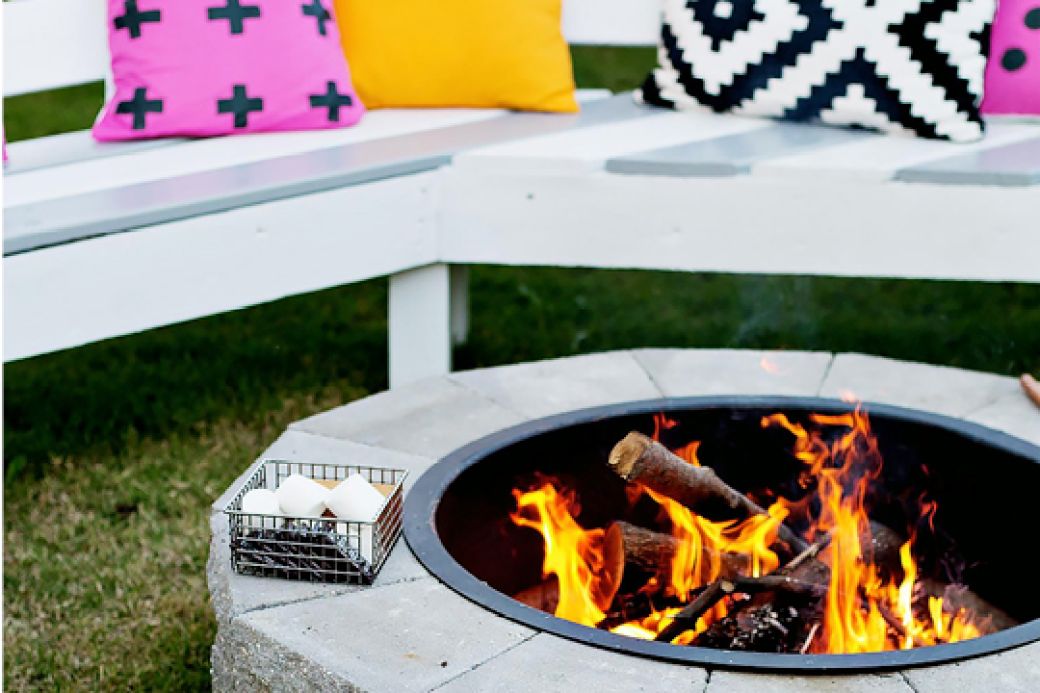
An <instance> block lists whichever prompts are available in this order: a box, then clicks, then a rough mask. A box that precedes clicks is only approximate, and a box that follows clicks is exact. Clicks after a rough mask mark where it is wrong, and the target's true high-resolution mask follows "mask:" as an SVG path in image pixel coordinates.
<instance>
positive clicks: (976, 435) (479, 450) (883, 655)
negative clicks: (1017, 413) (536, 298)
mask: <svg viewBox="0 0 1040 693" xmlns="http://www.w3.org/2000/svg"><path fill="white" fill-rule="evenodd" d="M739 407H748V408H752V407H755V408H777V409H783V408H785V407H787V408H796V409H812V410H814V411H820V412H825V413H835V412H844V411H849V410H850V409H851V405H850V404H848V403H846V402H842V401H839V400H834V399H823V398H816V397H782V396H713V397H686V398H674V399H655V400H643V401H638V402H625V403H621V404H613V405H607V406H602V407H594V408H591V409H582V410H578V411H572V412H567V413H563V414H557V415H555V416H550V417H546V418H542V419H537V420H534V421H529V422H526V423H523V424H520V425H517V426H514V427H512V428H508V429H505V430H502V431H499V432H497V433H493V434H491V435H489V436H486V437H484V438H481V439H479V440H476V441H474V442H472V443H469V444H468V445H465V446H464V447H462V448H459V449H458V450H456V451H454V452H452V453H451V454H449V455H447V456H445V457H444V458H442V459H441V460H440V461H438V462H437V463H436V464H435V465H433V466H432V467H431V468H430V469H429V470H427V471H426V472H425V473H424V474H423V475H422V476H420V477H419V479H418V480H417V481H416V483H415V486H414V487H413V488H412V490H411V492H410V493H408V494H407V497H406V498H405V507H404V534H405V539H406V541H407V542H408V546H409V547H410V548H411V550H412V551H413V552H414V553H415V555H416V557H417V558H418V559H419V561H420V562H421V563H422V564H423V565H424V566H425V567H426V569H427V570H429V571H430V572H431V573H433V575H435V576H436V577H437V578H438V579H439V580H440V581H441V582H443V583H444V584H445V585H446V586H447V587H449V588H450V589H452V590H453V591H455V592H457V593H458V594H460V595H462V596H463V597H466V598H467V599H469V600H471V601H473V602H475V603H476V604H479V605H480V606H482V607H484V608H487V609H489V610H491V611H493V612H495V613H497V614H499V615H500V616H503V617H505V618H508V619H510V620H513V621H516V622H518V623H521V624H524V625H527V626H529V627H531V628H534V629H537V630H542V631H546V632H549V633H552V634H555V635H559V636H561V637H565V638H568V639H570V640H575V641H577V642H581V643H585V644H588V645H593V646H596V647H601V648H604V649H608V650H613V651H616V652H621V653H626V654H638V655H642V656H646V657H651V658H653V659H659V660H665V661H671V662H678V663H684V664H700V665H704V666H708V667H722V668H730V669H754V670H758V671H762V670H766V671H787V672H802V673H817V674H823V673H835V672H845V673H851V672H856V671H867V670H874V671H877V670H886V669H887V670H891V669H903V668H907V667H916V666H925V665H934V664H938V663H942V662H952V661H957V660H961V659H966V658H969V657H975V656H979V655H982V654H988V653H993V652H999V651H1001V650H1006V649H1009V648H1012V647H1017V646H1019V645H1023V644H1025V643H1028V642H1032V641H1034V640H1038V639H1040V619H1035V620H1033V621H1030V622H1028V623H1023V624H1021V625H1018V626H1015V627H1014V628H1009V629H1007V630H1004V631H1000V632H999V633H994V634H992V635H986V636H984V637H981V638H976V639H974V640H967V641H964V642H959V643H953V644H946V645H937V646H934V647H923V648H915V649H912V650H901V651H895V652H876V653H869V654H848V655H797V654H767V653H750V652H735V651H730V650H715V649H709V648H703V647H680V646H676V645H670V644H666V643H658V642H651V641H646V640H639V639H636V638H629V637H626V636H621V635H615V634H613V633H609V632H607V631H601V630H597V629H595V628H590V627H587V626H582V625H579V624H577V623H573V622H571V621H566V620H564V619H560V618H556V617H555V616H551V615H549V614H546V613H544V612H542V611H539V610H537V609H534V608H531V607H529V606H526V605H524V604H521V603H520V602H517V601H515V600H513V599H511V598H510V597H508V596H506V595H504V594H502V593H501V592H498V591H497V590H495V589H493V588H491V587H490V586H489V585H488V584H487V583H485V582H482V581H480V580H478V579H477V578H476V577H474V576H473V575H472V574H471V573H470V572H469V571H467V570H466V569H465V568H463V567H462V566H461V565H460V564H459V563H458V562H457V561H456V560H455V559H454V558H453V557H452V556H451V554H449V553H448V551H447V550H446V549H445V548H444V545H443V544H442V543H441V541H440V537H439V536H438V535H437V529H436V526H435V518H436V511H437V505H438V503H439V500H440V498H441V496H442V495H443V494H444V492H445V491H446V490H447V488H448V487H449V486H450V485H451V484H452V482H454V481H455V479H456V478H457V477H458V476H459V475H460V474H462V473H463V472H464V471H466V470H467V469H469V468H470V467H472V466H473V465H475V464H478V463H479V462H480V461H482V460H483V459H484V458H485V457H487V456H488V455H489V454H491V453H493V452H495V451H497V450H500V449H502V448H505V447H508V446H509V445H512V444H513V443H516V442H519V441H522V440H526V439H528V438H531V437H534V436H537V435H539V434H541V433H544V432H547V431H551V430H555V429H558V428H564V427H568V426H572V425H575V424H581V423H589V422H594V421H598V420H602V419H608V418H613V417H616V416H625V415H630V414H652V413H655V412H660V411H665V412H667V411H672V410H680V409H720V408H739ZM863 407H864V409H865V410H866V411H867V412H868V413H872V414H878V415H881V416H885V417H888V418H893V419H900V420H903V421H906V422H910V423H921V424H926V425H930V426H933V427H937V428H941V429H945V430H947V431H949V432H951V433H955V434H958V435H961V436H964V437H967V438H970V439H973V440H977V441H980V442H983V443H985V444H987V445H989V446H992V447H994V448H997V449H1000V450H1003V451H1006V452H1009V453H1012V454H1015V455H1019V456H1021V457H1025V458H1027V459H1029V460H1031V461H1033V462H1035V463H1037V464H1040V447H1037V446H1035V445H1032V444H1030V443H1027V442H1025V441H1023V440H1021V439H1018V438H1015V437H1013V436H1010V435H1008V434H1006V433H1002V432H999V431H995V430H992V429H989V428H986V427H984V426H980V425H978V424H974V423H971V422H968V421H963V420H960V419H954V418H951V417H948V416H943V415H940V414H934V413H930V412H923V411H918V410H913V409H906V408H903V407H896V406H892V405H886V404H874V403H867V404H864V405H863Z"/></svg>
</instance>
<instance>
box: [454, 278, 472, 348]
mask: <svg viewBox="0 0 1040 693" xmlns="http://www.w3.org/2000/svg"><path fill="white" fill-rule="evenodd" d="M468 338H469V267H466V266H465V265H452V266H451V343H452V344H454V345H456V346H457V345H459V344H464V343H465V342H466V340H467V339H468Z"/></svg>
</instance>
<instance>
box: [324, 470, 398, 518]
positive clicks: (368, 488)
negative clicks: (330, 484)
mask: <svg viewBox="0 0 1040 693" xmlns="http://www.w3.org/2000/svg"><path fill="white" fill-rule="evenodd" d="M385 502H386V498H384V497H383V494H382V493H380V492H379V491H377V490H376V488H375V487H374V486H373V485H372V484H370V483H368V480H366V479H365V477H363V476H361V475H360V474H351V475H350V476H349V477H347V479H346V480H345V481H343V482H341V483H340V484H338V485H337V486H336V488H334V489H332V491H330V492H329V495H328V497H327V498H326V499H325V504H326V505H327V506H328V508H329V510H331V511H332V512H333V513H334V514H335V515H336V517H337V518H339V519H340V520H346V521H348V522H375V519H376V515H377V514H378V513H379V510H380V509H381V508H382V507H383V503H385Z"/></svg>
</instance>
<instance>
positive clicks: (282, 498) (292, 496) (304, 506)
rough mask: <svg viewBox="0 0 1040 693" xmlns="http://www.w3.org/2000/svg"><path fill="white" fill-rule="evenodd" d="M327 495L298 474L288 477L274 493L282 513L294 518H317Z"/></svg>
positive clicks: (319, 485)
mask: <svg viewBox="0 0 1040 693" xmlns="http://www.w3.org/2000/svg"><path fill="white" fill-rule="evenodd" d="M328 494H329V491H328V489H326V488H325V487H324V486H322V485H321V484H319V483H318V482H316V481H314V480H313V479H308V478H307V477H305V476H301V475H300V474H291V475H289V477H287V478H286V479H285V481H283V482H282V483H281V485H280V486H279V487H278V490H277V491H275V496H277V497H278V505H279V507H281V509H282V512H283V513H285V514H286V515H292V516H294V517H319V516H320V515H321V514H322V513H323V512H325V497H326V496H328Z"/></svg>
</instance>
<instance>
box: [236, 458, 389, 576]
mask: <svg viewBox="0 0 1040 693" xmlns="http://www.w3.org/2000/svg"><path fill="white" fill-rule="evenodd" d="M291 474H300V475H302V476H305V477H307V478H309V479H313V480H315V481H317V482H319V483H322V484H323V485H325V486H327V487H329V488H332V487H333V486H334V485H335V484H337V483H339V482H341V481H343V480H345V479H346V478H347V477H349V476H351V475H352V474H360V475H361V476H362V477H363V478H364V479H365V480H366V481H368V482H369V483H370V484H372V485H373V486H375V488H376V489H377V490H378V491H379V492H380V493H382V494H383V496H384V497H385V500H384V502H383V505H382V507H381V508H380V509H379V512H378V513H377V514H376V519H375V520H374V521H372V522H347V521H344V520H338V519H336V518H335V517H334V516H331V515H323V516H321V517H293V516H287V515H261V514H256V513H246V512H243V511H242V499H243V497H244V496H245V495H246V494H247V493H249V492H250V491H252V490H254V489H268V490H270V491H274V490H276V489H277V488H278V486H279V485H280V484H281V483H282V481H284V480H285V479H286V478H287V477H288V476H289V475H291ZM407 475H408V473H407V472H406V471H404V470H403V469H384V468H380V467H364V466H358V465H341V464H313V463H309V462H290V461H286V460H264V461H263V462H262V463H261V464H260V465H259V466H258V467H257V468H256V471H255V472H253V474H252V475H251V476H250V477H249V479H248V480H247V481H246V483H245V484H244V485H243V487H242V488H241V489H240V490H239V492H238V493H237V494H235V496H234V498H232V499H231V502H229V503H228V504H227V507H225V508H224V513H225V514H226V515H227V517H228V522H229V523H230V536H231V565H232V568H233V569H234V570H235V571H236V572H238V573H242V574H244V575H258V576H262V577H280V578H286V579H289V580H305V581H309V582H339V583H343V582H347V583H356V584H364V585H368V584H371V583H372V581H373V580H374V579H375V577H376V575H377V574H378V573H379V570H380V569H381V568H382V567H383V564H384V563H385V562H386V559H387V557H388V556H389V555H390V550H391V549H392V548H393V546H394V542H396V541H397V538H398V536H400V534H401V505H402V496H403V492H402V484H403V483H404V479H405V477H406V476H407Z"/></svg>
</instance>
